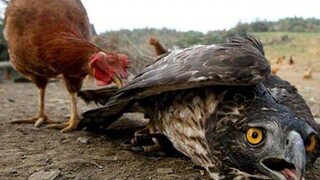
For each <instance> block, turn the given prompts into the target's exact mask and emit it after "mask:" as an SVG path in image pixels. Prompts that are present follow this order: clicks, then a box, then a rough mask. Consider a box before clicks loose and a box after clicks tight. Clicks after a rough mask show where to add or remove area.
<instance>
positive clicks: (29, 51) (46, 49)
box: [4, 0, 129, 132]
mask: <svg viewBox="0 0 320 180" xmlns="http://www.w3.org/2000/svg"><path fill="white" fill-rule="evenodd" d="M4 35H5V38H6V40H7V41H8V45H9V49H10V51H9V53H10V61H11V63H12V65H13V66H14V68H15V69H16V70H17V71H19V72H20V73H22V74H23V75H25V76H26V77H27V78H28V79H30V80H31V81H33V82H34V83H35V85H36V86H37V87H38V89H39V107H38V113H37V114H36V115H35V116H34V117H32V118H29V119H23V120H16V121H13V122H14V123H35V126H36V127H38V126H40V125H41V124H43V123H49V124H51V125H49V126H48V127H49V128H59V129H62V130H61V132H68V131H71V130H73V129H75V128H76V127H77V124H78V112H77V99H76V93H77V92H78V91H79V90H80V88H81V86H82V82H83V79H84V78H85V77H86V75H87V74H91V75H92V76H93V77H94V78H95V79H96V80H97V82H98V85H108V84H111V83H112V82H114V83H115V84H117V85H118V86H121V85H122V81H121V79H122V78H127V76H128V73H127V71H126V70H127V68H128V66H129V60H128V58H127V57H126V56H125V55H121V54H114V53H111V52H107V51H105V50H103V49H101V48H99V47H97V46H96V45H94V44H93V43H91V42H90V23H89V19H88V16H87V12H86V10H85V8H84V6H83V4H82V3H81V1H80V0H59V1H56V0H41V1H39V0H28V1H26V0H12V1H10V3H9V5H8V7H7V9H6V12H5V30H4ZM60 74H61V75H62V77H63V79H64V81H65V84H66V88H67V90H68V92H69V93H70V97H71V117H70V119H69V121H68V122H67V123H63V124H58V123H57V122H54V121H51V120H50V119H49V118H48V117H47V115H46V114H45V112H44V107H45V103H44V99H45V90H46V86H47V83H48V79H50V78H53V77H56V76H57V75H60Z"/></svg>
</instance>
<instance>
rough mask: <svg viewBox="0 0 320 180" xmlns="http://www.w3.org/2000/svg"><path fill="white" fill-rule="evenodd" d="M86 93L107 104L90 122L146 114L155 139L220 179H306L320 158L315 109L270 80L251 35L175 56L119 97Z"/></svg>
mask: <svg viewBox="0 0 320 180" xmlns="http://www.w3.org/2000/svg"><path fill="white" fill-rule="evenodd" d="M109 92H110V91H109ZM112 93H114V91H113V92H112ZM80 96H81V97H82V98H84V99H86V101H96V102H98V103H101V102H102V103H104V102H106V100H108V102H106V104H105V105H104V107H102V108H99V109H95V110H91V111H88V112H85V113H84V114H83V119H82V124H83V125H86V126H91V127H92V126H108V125H109V124H111V123H112V122H114V121H115V120H116V119H117V118H118V117H120V116H121V115H122V114H123V113H124V112H129V111H133V112H136V111H139V112H143V113H144V114H145V115H146V117H147V118H149V119H150V122H149V124H148V125H147V127H148V129H149V132H150V134H157V133H160V134H164V135H165V136H166V137H167V138H168V139H169V140H170V141H171V143H172V144H173V146H174V147H175V148H176V149H177V150H178V151H180V152H181V153H183V154H185V155H186V156H188V157H190V158H191V159H192V160H193V162H195V163H196V164H198V165H201V166H203V167H204V168H205V169H206V170H207V171H208V172H209V174H210V176H211V177H212V178H213V179H222V178H225V179H246V178H258V179H269V178H272V179H295V178H298V179H299V178H301V177H302V176H303V175H304V173H305V171H306V166H307V165H311V164H312V163H313V162H314V161H315V160H316V158H317V157H318V156H319V145H318V142H319V135H318V133H319V129H318V124H317V123H315V122H314V120H313V117H312V115H311V113H310V110H309V108H308V106H307V105H306V103H305V101H304V100H303V98H302V97H301V96H300V95H299V94H298V92H297V90H296V89H295V88H294V87H293V86H291V85H290V83H288V82H286V81H284V80H282V79H280V78H279V77H277V76H274V75H270V66H269V63H268V61H267V60H266V58H265V57H264V51H263V47H262V44H261V42H260V41H259V40H258V39H256V38H254V37H252V36H248V37H246V38H232V39H230V40H229V41H228V42H226V43H223V44H218V45H210V46H193V47H191V48H186V49H182V50H176V51H172V52H168V53H166V54H163V55H162V56H161V57H159V58H158V59H157V60H156V61H155V62H154V63H152V64H151V65H149V66H148V67H146V68H145V70H144V71H143V72H141V73H140V74H139V75H137V76H136V77H135V78H134V79H133V80H132V81H131V82H129V83H128V84H127V85H126V86H124V87H123V88H122V89H120V90H119V91H117V92H115V93H114V94H113V95H110V93H108V92H107V91H106V93H104V92H103V90H100V91H99V92H96V91H83V92H81V93H80ZM102 96H104V98H106V99H104V100H101V99H100V97H102ZM109 97H110V99H109ZM159 144H160V145H161V142H159ZM164 148H165V147H164Z"/></svg>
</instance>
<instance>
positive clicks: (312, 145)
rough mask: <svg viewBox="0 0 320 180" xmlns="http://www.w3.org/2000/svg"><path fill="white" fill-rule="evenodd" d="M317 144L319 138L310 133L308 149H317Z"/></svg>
mask: <svg viewBox="0 0 320 180" xmlns="http://www.w3.org/2000/svg"><path fill="white" fill-rule="evenodd" d="M316 145H317V139H316V137H315V135H314V134H312V135H310V136H309V137H308V139H307V142H306V151H308V152H312V151H314V150H315V148H316Z"/></svg>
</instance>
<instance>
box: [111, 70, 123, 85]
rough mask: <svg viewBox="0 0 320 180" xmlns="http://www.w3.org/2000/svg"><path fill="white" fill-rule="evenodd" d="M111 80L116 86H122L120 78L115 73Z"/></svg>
mask: <svg viewBox="0 0 320 180" xmlns="http://www.w3.org/2000/svg"><path fill="white" fill-rule="evenodd" d="M112 80H113V82H114V83H115V84H116V86H117V87H118V88H121V87H122V86H123V82H122V80H121V78H120V77H119V76H118V75H117V74H116V73H114V74H113V76H112Z"/></svg>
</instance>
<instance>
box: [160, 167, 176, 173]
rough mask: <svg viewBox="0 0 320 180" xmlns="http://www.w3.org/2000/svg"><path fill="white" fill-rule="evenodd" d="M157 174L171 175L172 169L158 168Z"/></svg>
mask: <svg viewBox="0 0 320 180" xmlns="http://www.w3.org/2000/svg"><path fill="white" fill-rule="evenodd" d="M157 172H158V173H160V174H171V173H173V170H172V168H158V169H157Z"/></svg>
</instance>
